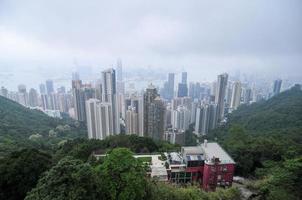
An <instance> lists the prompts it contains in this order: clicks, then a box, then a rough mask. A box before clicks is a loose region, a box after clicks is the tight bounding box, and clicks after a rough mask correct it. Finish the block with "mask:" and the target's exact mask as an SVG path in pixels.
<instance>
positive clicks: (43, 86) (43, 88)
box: [39, 83, 46, 94]
mask: <svg viewBox="0 0 302 200" xmlns="http://www.w3.org/2000/svg"><path fill="white" fill-rule="evenodd" d="M39 89H40V94H46V88H45V84H43V83H41V84H40V85H39Z"/></svg>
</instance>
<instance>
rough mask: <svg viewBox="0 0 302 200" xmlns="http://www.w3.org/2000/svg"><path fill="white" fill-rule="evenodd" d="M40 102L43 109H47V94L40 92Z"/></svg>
mask: <svg viewBox="0 0 302 200" xmlns="http://www.w3.org/2000/svg"><path fill="white" fill-rule="evenodd" d="M41 102H42V108H43V110H49V102H48V95H47V94H41Z"/></svg>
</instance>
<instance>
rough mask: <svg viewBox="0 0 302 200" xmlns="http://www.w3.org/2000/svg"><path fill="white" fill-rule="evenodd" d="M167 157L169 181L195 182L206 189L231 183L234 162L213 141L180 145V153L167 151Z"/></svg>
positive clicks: (209, 189)
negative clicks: (195, 144)
mask: <svg viewBox="0 0 302 200" xmlns="http://www.w3.org/2000/svg"><path fill="white" fill-rule="evenodd" d="M167 157H168V164H169V167H168V169H167V171H168V179H169V181H170V182H174V183H178V184H185V183H193V182H195V183H199V184H200V187H202V188H203V189H204V190H206V191H213V190H215V189H216V187H217V186H221V187H228V186H231V185H232V182H233V174H234V169H235V162H234V160H233V159H232V158H231V157H230V156H229V155H228V154H227V153H226V152H225V151H224V150H223V149H222V148H221V147H220V145H219V144H217V143H215V142H211V143H208V142H207V141H205V142H204V143H203V144H201V145H199V146H191V147H182V148H181V152H180V153H176V152H173V153H168V154H167Z"/></svg>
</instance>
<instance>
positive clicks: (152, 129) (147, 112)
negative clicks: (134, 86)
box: [144, 84, 165, 140]
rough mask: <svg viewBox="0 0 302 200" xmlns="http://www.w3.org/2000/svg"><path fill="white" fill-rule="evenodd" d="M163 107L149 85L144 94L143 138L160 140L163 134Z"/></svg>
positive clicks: (153, 88) (152, 87)
mask: <svg viewBox="0 0 302 200" xmlns="http://www.w3.org/2000/svg"><path fill="white" fill-rule="evenodd" d="M164 115H165V106H164V103H163V101H162V100H161V99H160V97H159V95H158V93H157V90H156V88H155V87H154V86H153V85H152V84H151V85H149V87H148V88H147V89H146V92H145V94H144V136H147V137H150V138H152V139H156V140H161V139H163V134H164Z"/></svg>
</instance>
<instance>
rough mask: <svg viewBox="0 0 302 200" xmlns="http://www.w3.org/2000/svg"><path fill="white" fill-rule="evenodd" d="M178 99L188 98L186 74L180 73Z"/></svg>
mask: <svg viewBox="0 0 302 200" xmlns="http://www.w3.org/2000/svg"><path fill="white" fill-rule="evenodd" d="M177 96H178V97H186V96H188V85H187V72H182V74H181V83H179V84H178V93H177Z"/></svg>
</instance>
